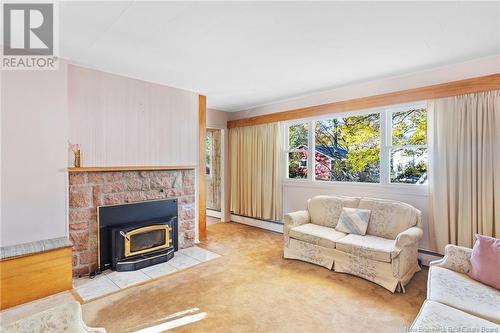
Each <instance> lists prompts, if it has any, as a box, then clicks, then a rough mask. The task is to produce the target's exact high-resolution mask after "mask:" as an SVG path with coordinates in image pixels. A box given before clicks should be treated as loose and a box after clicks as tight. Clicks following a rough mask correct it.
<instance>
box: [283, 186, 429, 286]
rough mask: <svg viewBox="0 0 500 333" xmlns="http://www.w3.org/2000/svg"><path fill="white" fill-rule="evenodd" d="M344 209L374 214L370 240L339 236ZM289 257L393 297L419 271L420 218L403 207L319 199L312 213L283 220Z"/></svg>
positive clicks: (363, 200)
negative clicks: (345, 275) (358, 279)
mask: <svg viewBox="0 0 500 333" xmlns="http://www.w3.org/2000/svg"><path fill="white" fill-rule="evenodd" d="M343 207H349V208H363V209H369V210H370V211H371V215H370V220H369V223H368V229H367V232H366V235H364V236H361V235H356V234H346V233H343V232H339V231H337V230H335V226H336V225H337V221H338V220H339V217H340V214H341V212H342V208H343ZM284 221H285V225H284V257H285V258H289V259H298V260H303V261H307V262H310V263H313V264H317V265H320V266H324V267H326V268H328V269H333V270H335V271H336V272H343V273H349V274H353V275H357V276H359V277H362V278H365V279H367V280H370V281H373V282H375V283H377V284H379V285H381V286H382V287H384V288H386V289H388V290H390V291H391V292H394V291H403V292H404V286H405V285H406V284H407V283H408V282H409V281H410V279H411V278H412V277H413V275H414V274H415V273H416V272H418V271H419V270H420V267H419V265H418V261H417V255H418V242H419V240H420V239H421V238H422V235H423V231H422V222H421V213H420V211H419V210H418V209H416V208H414V207H413V206H411V205H408V204H406V203H403V202H399V201H393V200H382V199H372V198H359V197H344V196H316V197H314V198H312V199H309V200H308V202H307V210H303V211H298V212H294V213H289V214H286V215H285V216H284Z"/></svg>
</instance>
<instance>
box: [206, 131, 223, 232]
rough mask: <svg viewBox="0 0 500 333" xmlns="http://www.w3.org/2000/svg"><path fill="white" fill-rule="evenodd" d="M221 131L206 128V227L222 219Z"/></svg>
mask: <svg viewBox="0 0 500 333" xmlns="http://www.w3.org/2000/svg"><path fill="white" fill-rule="evenodd" d="M222 158H223V157H222V131H221V130H220V129H211V128H207V135H206V137H205V181H206V189H207V192H206V198H207V202H206V204H207V225H211V224H215V223H218V222H220V221H221V217H222V209H221V208H222V163H223V161H222Z"/></svg>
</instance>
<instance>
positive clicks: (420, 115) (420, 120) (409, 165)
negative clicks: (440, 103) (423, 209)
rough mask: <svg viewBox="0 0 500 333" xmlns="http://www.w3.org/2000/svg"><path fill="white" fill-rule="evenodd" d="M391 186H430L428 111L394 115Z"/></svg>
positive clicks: (422, 109) (392, 116) (412, 111)
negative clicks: (405, 184)
mask: <svg viewBox="0 0 500 333" xmlns="http://www.w3.org/2000/svg"><path fill="white" fill-rule="evenodd" d="M390 158H391V161H390V166H391V183H407V184H424V183H426V182H427V110H426V109H425V108H415V109H411V110H407V111H399V112H398V111H396V112H392V114H391V148H390Z"/></svg>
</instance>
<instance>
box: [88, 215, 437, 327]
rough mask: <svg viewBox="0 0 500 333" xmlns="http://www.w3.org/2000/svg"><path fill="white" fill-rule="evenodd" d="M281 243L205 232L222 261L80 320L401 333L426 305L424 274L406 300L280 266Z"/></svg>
mask: <svg viewBox="0 0 500 333" xmlns="http://www.w3.org/2000/svg"><path fill="white" fill-rule="evenodd" d="M282 242H283V241H282V235H281V234H277V233H273V232H268V231H265V230H262V229H258V228H253V227H248V226H244V225H240V224H236V223H218V224H214V225H211V226H209V227H208V241H206V242H204V243H202V244H200V246H201V247H204V248H206V249H209V250H211V251H213V252H216V253H219V254H221V255H222V257H220V258H217V259H215V260H212V261H209V262H206V263H203V264H200V265H197V266H195V267H192V268H190V269H187V270H183V271H180V272H178V273H174V274H172V275H169V276H166V277H163V278H160V279H158V280H155V281H153V282H149V283H147V284H144V285H140V286H136V287H132V288H130V289H127V290H122V291H120V292H118V293H116V294H113V295H109V296H106V297H104V298H101V299H97V300H94V301H91V302H89V303H87V304H84V305H83V315H84V320H85V322H86V323H87V324H88V325H90V326H97V327H105V328H106V329H107V330H108V332H110V333H112V332H135V331H138V330H140V329H144V328H146V327H150V326H153V325H160V326H158V327H160V328H161V327H165V326H161V324H162V323H165V322H168V321H171V320H172V318H175V315H173V314H174V313H177V312H184V311H187V312H188V313H196V312H197V313H201V314H203V315H201V316H198V317H196V318H195V317H194V316H193V320H197V321H194V322H192V323H190V324H186V325H183V326H178V327H177V328H174V329H172V330H169V332H170V331H172V332H238V333H242V332H266V333H267V332H404V329H405V328H406V327H408V326H409V325H410V324H411V322H412V321H413V319H414V318H415V317H416V315H417V313H418V310H419V308H420V306H421V305H422V303H423V301H424V299H425V291H426V279H427V271H423V272H419V273H417V274H416V275H415V277H414V278H413V280H412V281H411V282H410V284H409V285H408V286H407V288H406V290H407V292H406V294H392V293H390V292H389V291H387V290H386V289H384V288H382V287H379V286H377V285H376V284H373V283H371V282H368V281H365V280H363V279H360V278H357V277H353V276H349V275H346V274H341V273H335V272H332V271H329V270H327V269H325V268H322V267H318V266H315V265H312V264H308V263H303V262H300V261H294V260H285V259H283V258H282ZM197 309H199V310H197ZM204 313H206V314H204ZM169 316H170V317H169ZM186 318H187V319H189V318H191V317H190V316H187V317H186ZM174 326H175V325H174ZM157 331H161V330H157Z"/></svg>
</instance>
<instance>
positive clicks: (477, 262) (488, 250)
mask: <svg viewBox="0 0 500 333" xmlns="http://www.w3.org/2000/svg"><path fill="white" fill-rule="evenodd" d="M476 238H477V239H476V243H475V244H474V247H473V249H472V254H471V257H470V263H471V270H470V272H469V276H470V277H471V278H473V279H474V280H477V281H479V282H481V283H484V284H486V285H488V286H490V287H493V288H496V289H500V239H497V238H493V237H488V236H483V235H477V236H476Z"/></svg>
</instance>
